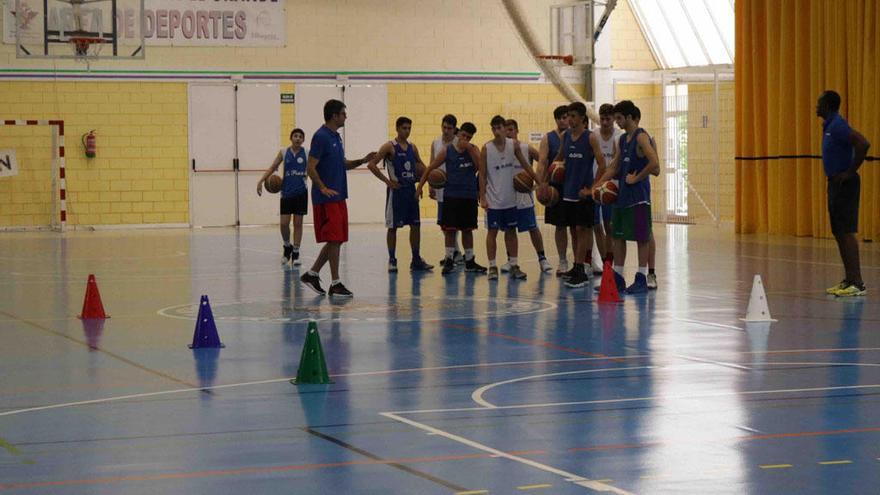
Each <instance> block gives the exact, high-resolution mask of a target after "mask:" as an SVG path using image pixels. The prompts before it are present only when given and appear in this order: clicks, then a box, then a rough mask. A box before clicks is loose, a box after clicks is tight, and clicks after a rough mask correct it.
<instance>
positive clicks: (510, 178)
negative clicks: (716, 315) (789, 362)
mask: <svg viewBox="0 0 880 495" xmlns="http://www.w3.org/2000/svg"><path fill="white" fill-rule="evenodd" d="M599 114H600V126H599V128H598V129H595V130H593V131H591V130H589V129H588V128H587V125H588V118H587V108H586V106H585V105H584V104H583V103H580V102H575V103H572V104H571V105H563V106H560V107H558V108H556V110H554V119H555V121H556V128H555V129H553V130H551V131H549V132H547V133H546V134H545V135H544V136H543V138H542V140H541V144H540V146H539V149H537V150H536V149H535V148H533V147H532V146H530V145H529V144H528V143H525V142H519V141H518V139H517V134H518V130H519V129H518V124H517V122H516V121H515V120H513V119H505V118H503V117H501V116H497V115H496V116H495V117H493V118H492V120H491V121H490V123H489V125H490V126H491V129H492V135H493V138H492V140H490V141H488V142H487V143H485V144H483V145H482V147H480V148H478V147H477V146H476V145H474V144H473V143H471V140H472V139H473V137H474V135H475V134H476V132H477V128H476V126H475V125H474V124H473V123H471V122H464V123H462V124H461V125H460V126H459V125H458V121H457V119H456V117H455V116H453V115H446V116H444V117H443V119H442V122H441V130H442V134H441V136H440V137H439V138H438V139H437V140H435V141H434V142H433V143H432V146H431V158H430V160H429V163H428V165H425V163H424V162H423V160H422V158H421V156H420V154H419V150H418V148H417V147H416V145H415V144H414V143H412V142H410V141H409V136H410V133H411V131H412V121H411V120H410V119H409V118H407V117H400V118H398V119H397V121H396V123H395V128H396V132H397V136H396V137H395V138H394V139H392V140H391V141H388V142H386V143H384V144H382V145H381V146H380V147H379V150H378V151H376V152H371V153H369V154H368V155H367V156H365V157H363V158H361V159H357V160H347V159H346V158H345V154H344V150H343V147H342V139H341V137H340V135H339V133H338V129H339V128H340V127H342V126H343V125H344V123H345V119H346V117H347V115H346V111H345V104H344V103H342V102H341V101H338V100H329V101H328V102H327V103H326V104H325V106H324V120H325V124H324V125H323V126H322V127H321V128H320V129H319V130H318V131H317V132H316V133H315V135H314V137H313V138H312V143H311V147H310V149H309V150H308V152H307V151H306V150H305V149H304V148H303V146H302V144H303V140H304V137H305V135H304V133H303V131H302V130H301V129H294V130H293V131H291V134H290V141H291V146H290V147H288V148H285V149H284V150H281V151H279V153H278V155H277V156H276V158H275V160H274V162H273V163H272V165H271V166H270V167H269V168H268V169H267V170H266V172H265V173H264V174H263V176H262V177H261V178H260V180H259V182H258V185H257V194H262V188H263V184H264V181H265V180H266V179H267V178H268V177H269V176H270V175H272V174H274V173H275V172H276V170H277V169H278V168H279V167H280V166H281V164H282V163H283V164H284V167H283V175H282V177H283V180H282V187H281V219H280V221H281V236H282V239H283V241H284V262H285V263H291V264H293V265H294V266H296V265H299V263H300V261H299V246H300V242H301V239H302V218H303V216H304V215H306V214H307V212H308V190H307V188H306V184H305V179H306V177H308V178H310V179H311V181H312V194H311V199H312V204H313V208H314V212H313V216H314V225H315V237H316V240H317V242H318V243H324V246H323V248H322V249H321V252H320V253H319V255H318V257H317V259H316V260H315V263H314V264H313V265H312V267H311V269H310V270H308V271H307V272H306V273H304V274H303V275H302V276H301V277H300V279H301V281H302V283H303V284H304V285H305V286H306V287H309V288H310V289H312V290H314V291H315V292H317V293H319V294H322V295H323V294H325V293H327V292H329V294H330V295H331V296H338V297H351V296H353V294H352V293H351V291H349V290H348V289H347V288H345V286H344V285H342V283H341V281H340V280H339V273H338V272H339V269H338V267H339V250H340V247H341V244H342V243H344V242H347V240H348V214H347V205H346V199H347V197H348V194H347V180H346V171H347V170H348V169H351V168H355V167H357V166H360V165H362V164H364V163H367V164H368V168H369V169H370V171H371V172H372V173H373V174H374V175H375V176H376V177H377V178H378V179H379V180H381V181H382V182H384V183H385V184H386V186H387V192H386V209H385V223H386V227H387V229H388V230H387V235H386V241H387V245H388V255H389V261H388V270H389V271H390V272H395V271H397V256H396V246H397V230H398V229H400V228H402V227H406V226H408V227H409V228H410V231H409V240H410V247H411V250H412V260H411V262H410V269H411V270H413V271H426V270H431V269H433V266H432V265H430V264H428V263H427V262H426V261H425V260H424V259H423V258H422V257H421V255H420V239H421V229H420V223H421V222H420V215H419V201H420V200H421V198H422V197H423V190H424V187H425V183H426V182H427V181H428V177H429V174H430V173H431V172H432V171H433V170H436V169H440V170H443V171H444V174H443V175H445V184H443V187H442V188H440V187H438V188H433V187H432V188H430V196H431V197H432V198H434V199H436V200H437V202H438V213H437V221H438V224H439V225H440V227H441V229H442V231H443V234H444V241H445V251H446V252H445V256H444V258H443V260H442V261H441V264H442V273H443V274H449V273H452V272H454V271H456V269H457V267H458V266H459V265H463V269H464V270H465V271H467V272H474V273H480V274H488V277H489V279H490V280H497V279H498V277H499V272H507V273H508V274H509V277H510V278H511V279H512V280H523V279H525V278H526V277H527V275H526V273H525V272H524V271H523V270H522V268H521V266H520V263H519V258H518V254H519V249H518V238H517V232H528V233H529V237H530V239H531V243H532V245H533V247H534V249H535V252H536V254H537V257H538V266H539V268H540V270H541V271H542V272H550V271H552V270H553V268H552V266H551V264H550V262H549V261H548V260H547V257H546V255H545V252H544V242H543V239H542V236H541V231H540V229H539V227H538V223H537V219H536V215H535V207H534V196H533V193H532V191H528V192H519V191H517V189H516V188H515V187H514V177H516V176H517V174H521V173H525V174H526V175H527V176H528V177H529V178H530V179H531V181H530V182H532V183H533V184H534V185H535V186H536V187H537V188H544V189H545V190H546V188H549V187H552V188H556V190H557V192H558V197H559V198H560V200H559V201H558V202H557V203H556V204H547V206H546V209H545V217H544V219H545V223H547V224H550V225H553V226H554V228H555V232H554V239H555V243H556V247H557V251H558V254H559V260H560V261H559V266H558V269H557V271H556V274H557V276H560V277H563V278H564V280H565V284H566V285H567V286H569V287H572V288H578V287H584V286H586V285H588V284H589V283H590V280H591V278H592V275H594V274H598V273H601V269H602V268H601V265H599V264H598V263H594V261H593V260H592V248H593V238H594V233H595V239H596V245H597V247H598V251H599V253H600V254H601V256H602V257H603V258H604V260H605V261H606V262H609V263H608V265H610V266H613V270H614V278H615V281H616V283H617V286H618V290H619V291H620V292H626V293H640V292H646V291H647V290H650V289H655V288H656V287H657V285H656V275H655V274H654V263H653V262H654V259H653V255H654V237H653V234H652V230H651V194H650V181H649V175H652V174H653V175H658V174H659V171H660V168H659V163H658V159H657V154H656V150H655V147H654V142H653V140H652V139H651V137H650V136H649V135H648V133H647V132H646V131H645V130H644V129H642V128H640V127H639V126H638V124H639V120H640V118H641V112H640V110H639V108H638V107H637V106H635V104H633V102H631V101H628V100H627V101H621V102H620V103H618V104H617V105H610V104H605V105H602V106H601V107H600V110H599ZM615 123H616V124H617V126H618V127H619V128H620V131H616V130H615V129H614V124H615ZM380 162H381V163H382V165H384V166H382V167H380ZM554 162H559V163H561V164H564V170H565V172H564V179H563V180H559V181H558V182H559V183H555V182H551V181H550V169H551V166H550V165H551V163H554ZM533 164H537V165H536V167H535V168H533ZM383 169H384V170H383ZM435 175H436V174H435ZM609 180H615V181H617V184H618V193H617V200H616V201H615V202H613V203H612V204H610V205H600V204H599V203H598V202H597V201H596V199H595V198H594V196H595V193H596V192H597V190H598V186H599V185H600V184H603V183H604V182H606V181H609ZM435 185H438V186H439V184H435ZM479 207H482V208H483V209H485V211H486V214H485V223H486V228H487V229H488V234H487V237H486V254H487V257H488V263H489V266H488V268H487V267H484V266H482V265H480V264H479V263H477V261H476V256H475V252H474V237H473V231H474V230H475V229H477V217H478V208H479ZM291 217H292V219H293V224H294V229H293V242H292V243H291V238H290V227H289V225H290V221H291ZM499 231H502V232H503V233H504V244H505V248H506V252H507V262H506V263H505V264H503V265H502V266H500V267H499V266H498V264H497V250H498V249H497V238H498V233H499ZM459 236H460V239H461V249H460V248H458V242H459V241H458V238H459ZM569 238H570V240H571V242H570V244H571V246H572V252H573V254H574V259H573V264H572V265H571V266H570V265H569V263H568V256H567V251H568V245H569ZM627 241H635V242H636V243H637V245H638V261H639V262H638V266H639V268H638V272H637V273H636V275H635V278H634V281H633V283H632V284H631V285H629V286H627V285H626V283H625V280H624V277H623V265H624V261H625V259H626V243H627ZM325 263H329V264H330V270H331V277H332V279H331V285H330V288H329V291H326V292H325V291H324V289H323V287H322V286H321V280H320V277H319V275H318V273H319V272H320V270H321V268H322V267H323V265H324V264H325Z"/></svg>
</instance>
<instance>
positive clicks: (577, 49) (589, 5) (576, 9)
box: [550, 0, 598, 65]
mask: <svg viewBox="0 0 880 495" xmlns="http://www.w3.org/2000/svg"><path fill="white" fill-rule="evenodd" d="M594 3H598V2H594V1H593V0H589V1H582V2H572V3H567V4H560V5H552V6H551V7H550V53H552V54H554V55H571V56H572V57H573V59H574V60H573V63H572V64H571V65H591V64H592V63H593V25H594V19H593V4H594Z"/></svg>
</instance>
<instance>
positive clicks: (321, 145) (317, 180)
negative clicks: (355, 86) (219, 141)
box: [300, 100, 376, 297]
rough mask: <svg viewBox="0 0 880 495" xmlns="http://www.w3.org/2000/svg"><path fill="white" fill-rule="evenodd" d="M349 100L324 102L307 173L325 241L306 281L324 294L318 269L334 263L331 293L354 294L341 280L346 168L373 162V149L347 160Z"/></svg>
mask: <svg viewBox="0 0 880 495" xmlns="http://www.w3.org/2000/svg"><path fill="white" fill-rule="evenodd" d="M345 117H346V114H345V103H342V102H341V101H339V100H327V103H325V104H324V125H322V126H321V128H320V129H318V130H317V131H316V132H315V135H314V136H312V145H311V146H310V147H309V163H308V167H307V172H308V174H309V178H310V179H312V205H313V206H314V221H315V239H316V240H317V242H318V243H325V244H324V247H323V248H321V252H320V253H319V254H318V258H317V259H316V260H315V264H314V265H312V269H311V270H309V271H308V272H306V273H304V274H303V276H302V277H300V280H301V281H302V283H303V284H304V285H305V286H306V287H308V288H310V289H312V290H313V291H315V292H317V293H318V294H320V295H324V294H326V292H324V289H323V288H322V287H321V278H320V277H319V276H318V272H320V271H321V268H322V267H323V266H324V263H326V262H327V261H329V262H330V275H331V277H332V278H333V279H332V281H331V283H330V290H329V292H330V296H335V297H352V296H354V294H352V292H351V291H350V290H348V289H347V288H346V287H345V286H344V285H342V282H340V281H339V249H340V248H341V247H342V243H343V242H346V241H348V209H347V208H346V205H345V200H346V198H348V179H347V177H346V171H347V170H350V169H353V168H356V167H358V166H359V165H363V164H364V163H366V162H368V161H370V159H371V158H372V157H373V155H375V154H376V153H375V152H372V153H370V154H368V155H367V156H365V157H364V158H361V159H360V160H346V159H345V151H344V150H343V149H342V137H341V136H340V135H339V132H337V131H338V130H339V128H340V127H342V126H344V125H345Z"/></svg>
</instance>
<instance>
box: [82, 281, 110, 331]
mask: <svg viewBox="0 0 880 495" xmlns="http://www.w3.org/2000/svg"><path fill="white" fill-rule="evenodd" d="M79 317H80V318H82V319H84V320H86V319H91V318H110V316H108V315H107V314H106V313H104V304H103V303H102V302H101V293H100V292H98V282H97V281H95V276H94V275H91V274H90V275H89V281H88V283H87V284H86V298H85V300H83V309H82V314H81V315H79Z"/></svg>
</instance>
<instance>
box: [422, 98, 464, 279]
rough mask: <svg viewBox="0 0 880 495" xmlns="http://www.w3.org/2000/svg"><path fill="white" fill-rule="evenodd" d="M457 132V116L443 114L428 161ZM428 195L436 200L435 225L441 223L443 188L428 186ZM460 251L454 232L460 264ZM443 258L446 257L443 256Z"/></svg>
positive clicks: (458, 263) (442, 165)
mask: <svg viewBox="0 0 880 495" xmlns="http://www.w3.org/2000/svg"><path fill="white" fill-rule="evenodd" d="M457 133H458V118H456V117H455V115H452V114H451V113H448V114H446V115H444V116H443V119H442V120H441V121H440V137H438V138H437V139H435V140H434V141H433V142H432V143H431V160H430V161H428V163H431V162H433V161H434V158H436V157H437V155H438V154H439V153H440V151H442V150H445V149H446V147H447V146H449V145H450V144H452V141H454V140H455V136H456V134H457ZM440 170H442V171H443V172H446V165H445V164H441V165H440ZM429 195H430V197H431V199H433V200H436V201H437V225H441V226H442V225H443V215H442V214H441V213H442V212H443V189H434V188H433V187H431V188H429ZM440 232H441V233H442V232H443V229H442V228H441V229H440ZM461 253H462V251H461V249H459V242H458V232H456V233H455V264H456V265H461V264H463V263H464V256H462V254H461ZM443 259H446V258H445V256H444V258H443ZM440 263H441V264H442V263H443V260H440Z"/></svg>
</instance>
